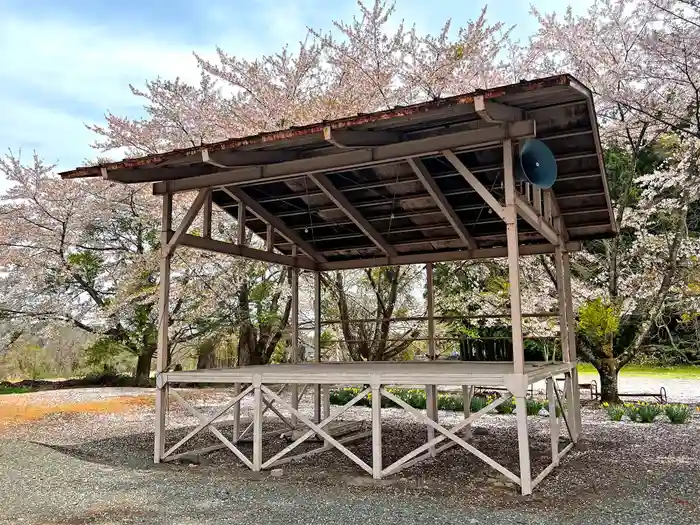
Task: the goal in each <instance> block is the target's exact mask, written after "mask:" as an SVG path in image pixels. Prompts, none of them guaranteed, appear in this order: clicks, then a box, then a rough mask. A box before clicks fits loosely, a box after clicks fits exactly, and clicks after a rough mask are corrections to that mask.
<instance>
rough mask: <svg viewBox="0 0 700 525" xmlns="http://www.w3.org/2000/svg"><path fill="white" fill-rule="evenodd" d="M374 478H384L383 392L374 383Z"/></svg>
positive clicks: (377, 384)
mask: <svg viewBox="0 0 700 525" xmlns="http://www.w3.org/2000/svg"><path fill="white" fill-rule="evenodd" d="M372 477H373V478H374V479H381V478H382V392H381V385H380V384H379V383H377V382H375V381H373V382H372Z"/></svg>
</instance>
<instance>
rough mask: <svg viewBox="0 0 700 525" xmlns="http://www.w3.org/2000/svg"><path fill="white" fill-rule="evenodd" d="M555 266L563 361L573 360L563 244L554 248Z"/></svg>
mask: <svg viewBox="0 0 700 525" xmlns="http://www.w3.org/2000/svg"><path fill="white" fill-rule="evenodd" d="M554 268H555V272H556V276H557V299H558V301H559V342H560V344H561V357H562V361H563V362H565V363H568V362H570V361H571V355H570V352H569V322H568V319H567V312H566V303H567V299H566V286H565V282H564V255H563V251H562V248H561V246H557V247H556V248H555V249H554Z"/></svg>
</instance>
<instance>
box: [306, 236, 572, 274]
mask: <svg viewBox="0 0 700 525" xmlns="http://www.w3.org/2000/svg"><path fill="white" fill-rule="evenodd" d="M566 250H567V251H568V252H577V251H580V250H581V243H580V242H568V243H566ZM545 253H554V245H552V244H547V243H543V244H524V245H522V246H520V255H540V254H545ZM507 256H508V250H507V249H506V248H505V247H499V248H479V249H478V250H456V251H449V252H427V253H413V254H409V255H399V256H397V257H372V258H367V259H349V260H347V261H331V262H327V263H321V264H318V265H317V268H318V269H319V270H323V271H325V270H356V269H361V268H375V267H379V266H393V265H399V266H400V265H404V264H425V263H429V262H451V261H469V260H477V259H498V258H502V257H507Z"/></svg>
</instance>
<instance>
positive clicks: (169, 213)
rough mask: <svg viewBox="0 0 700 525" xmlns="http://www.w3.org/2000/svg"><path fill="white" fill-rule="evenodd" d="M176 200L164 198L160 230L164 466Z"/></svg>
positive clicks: (160, 447)
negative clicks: (165, 374) (171, 245)
mask: <svg viewBox="0 0 700 525" xmlns="http://www.w3.org/2000/svg"><path fill="white" fill-rule="evenodd" d="M172 222H173V196H172V194H165V195H163V217H162V221H161V227H160V253H161V255H160V282H159V284H158V289H159V295H158V355H157V360H156V432H155V443H154V447H153V461H154V462H155V463H160V460H161V458H162V457H163V454H164V453H165V405H166V403H167V397H168V384H167V383H165V384H164V383H163V382H162V380H161V374H162V373H163V372H164V371H165V370H166V369H167V367H168V344H169V340H168V327H169V326H170V315H169V313H170V312H169V306H170V262H171V260H172V255H171V254H170V253H172V252H170V253H169V251H168V250H167V245H168V242H169V241H170V237H171V236H172V233H173V231H172Z"/></svg>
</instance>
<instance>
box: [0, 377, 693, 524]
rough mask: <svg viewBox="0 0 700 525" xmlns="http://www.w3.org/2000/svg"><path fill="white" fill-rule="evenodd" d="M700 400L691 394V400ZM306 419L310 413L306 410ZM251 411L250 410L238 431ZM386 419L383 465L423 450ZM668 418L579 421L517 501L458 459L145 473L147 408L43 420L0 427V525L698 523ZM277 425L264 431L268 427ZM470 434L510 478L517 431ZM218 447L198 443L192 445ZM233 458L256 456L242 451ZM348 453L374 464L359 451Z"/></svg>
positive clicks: (225, 462) (465, 457)
mask: <svg viewBox="0 0 700 525" xmlns="http://www.w3.org/2000/svg"><path fill="white" fill-rule="evenodd" d="M667 388H668V387H667ZM145 392H148V391H144V390H141V389H123V388H114V389H112V388H102V389H79V390H72V391H56V392H38V393H35V394H22V395H21V396H2V398H0V403H11V402H14V401H15V400H16V399H17V398H19V397H22V399H23V400H24V402H30V403H35V402H36V403H41V404H56V405H59V404H65V403H70V402H86V401H99V400H100V399H105V398H107V397H115V396H125V395H143V394H144V393H145ZM181 392H183V393H184V395H185V396H186V397H187V398H188V399H190V400H191V401H192V402H193V403H194V404H196V406H198V407H199V408H200V409H201V410H203V411H207V412H213V411H214V410H215V409H216V407H217V406H221V405H222V404H223V403H224V402H225V401H226V400H227V399H230V397H229V396H228V395H227V393H225V392H220V391H215V390H196V391H191V390H190V391H181ZM695 392H696V395H700V389H696V390H695ZM151 395H152V391H151ZM27 396H30V397H27ZM669 398H670V400H673V399H672V396H671V395H670V391H669ZM28 399H29V401H27V400H28ZM302 408H303V410H304V411H305V412H307V413H310V407H309V406H308V405H303V407H302ZM249 410H250V404H249V402H247V403H245V404H244V406H243V409H242V417H243V418H244V421H246V420H247V418H248V417H249ZM344 418H345V419H348V420H353V419H354V420H365V421H366V420H367V419H368V418H369V409H367V408H364V407H357V408H353V409H351V410H350V411H348V412H347V413H346V414H345V417H344ZM440 418H441V422H442V423H444V424H449V423H453V422H456V421H458V420H459V417H458V415H456V414H454V413H449V412H444V413H443V412H441V413H440ZM383 419H384V420H385V425H384V435H383V443H384V454H385V462H386V464H388V463H389V462H392V461H394V460H395V459H397V458H398V457H400V456H402V455H404V454H405V453H407V452H409V451H410V450H411V449H412V448H414V447H416V446H418V445H419V444H420V443H422V442H424V439H425V429H424V427H423V426H419V425H417V424H415V423H413V422H412V419H411V418H410V416H406V415H404V413H403V411H401V410H398V409H385V410H384V411H383ZM663 419H664V418H660V421H658V422H656V423H654V424H653V425H642V424H635V423H628V422H621V423H613V422H610V421H607V420H606V418H605V414H604V413H603V412H601V411H594V410H589V409H584V411H583V420H584V421H583V438H582V441H581V443H580V444H579V445H578V447H577V448H576V449H575V450H574V451H573V452H572V453H571V454H570V455H569V456H567V458H566V459H565V461H564V464H563V465H562V467H561V468H559V469H557V470H555V472H554V473H553V474H552V475H550V476H549V477H548V478H547V479H546V480H545V481H544V482H543V483H542V484H541V485H540V486H539V487H538V488H537V490H536V492H535V494H534V495H533V496H532V497H526V498H523V497H521V496H519V495H518V493H517V490H516V489H515V488H514V487H512V486H510V484H509V483H508V482H507V480H506V479H505V478H503V477H502V476H500V475H499V474H497V473H495V472H494V471H492V470H491V469H490V468H488V467H486V466H485V465H484V464H482V463H481V462H480V461H479V460H478V459H476V458H474V457H473V456H471V455H469V454H467V453H466V452H464V451H461V450H457V449H456V448H453V449H450V450H449V451H446V452H444V453H443V454H441V455H439V456H438V457H437V458H435V459H431V460H427V461H425V462H423V463H420V464H419V465H416V466H414V467H412V468H410V469H406V470H405V471H402V472H401V473H399V474H398V475H395V476H391V477H389V478H387V479H386V480H382V481H380V482H374V481H372V480H371V479H370V478H369V477H368V476H366V475H364V473H363V472H362V471H361V470H360V469H359V468H358V467H356V466H355V465H354V464H353V463H352V462H350V461H349V460H347V459H346V458H345V457H344V456H342V455H341V454H340V453H339V452H336V451H331V452H328V453H323V454H320V455H318V456H315V457H313V458H307V459H305V460H301V461H299V462H295V463H294V464H292V465H285V467H284V471H283V475H282V477H280V478H272V477H271V476H270V474H268V473H263V474H255V473H252V472H250V471H248V470H247V469H245V468H244V467H242V466H241V465H240V464H239V463H238V462H237V460H236V459H235V458H234V457H233V455H232V454H230V453H226V452H215V453H212V454H210V455H208V456H206V457H204V458H202V460H201V463H200V464H198V465H192V464H188V463H179V464H165V465H153V464H152V443H153V434H152V429H153V425H154V413H153V408H152V407H150V406H136V407H134V408H133V409H132V410H129V411H126V412H122V413H117V414H110V413H96V414H75V413H73V414H52V415H50V416H47V417H45V418H43V419H41V420H39V421H34V422H31V423H26V424H15V425H11V426H8V427H6V428H4V429H0V491H1V493H2V500H1V501H2V505H0V523H8V524H9V523H13V524H16V523H32V524H34V523H36V524H70V525H79V524H116V523H120V524H121V523H139V524H145V523H149V524H156V523H157V524H160V523H163V524H175V523H177V524H190V523H192V524H194V523H197V524H209V523H212V524H213V523H237V524H240V523H251V524H256V525H258V524H259V525H266V524H277V523H280V524H281V523H285V524H286V523H306V524H330V523H342V524H345V525H352V524H355V523H357V524H360V523H361V524H363V525H367V524H374V523H382V524H394V523H396V524H399V523H401V524H413V523H415V524H418V523H420V524H424V523H426V522H438V521H441V522H443V523H460V524H473V523H482V524H486V523H489V524H494V525H499V524H503V525H511V524H540V523H542V524H544V523H548V524H588V525H596V524H601V525H602V524H605V525H608V524H635V525H637V524H647V523H648V524H655V525H662V524H666V523H668V524H673V525H685V524H700V489H699V488H698V480H700V462H699V461H698V458H700V415H698V414H696V415H695V416H694V418H693V420H692V421H691V422H690V423H689V424H687V425H680V426H676V425H670V424H668V423H666V422H664V421H663ZM274 421H275V420H274V419H272V418H269V419H266V421H265V423H266V425H270V426H271V427H272V425H274ZM530 422H531V423H530V436H531V455H532V458H533V464H534V465H533V473H535V474H536V473H538V472H539V471H540V470H541V469H542V468H543V467H544V466H546V464H547V463H548V460H549V458H548V455H549V448H548V447H549V435H548V425H547V419H546V418H531V419H530ZM169 424H170V428H171V431H170V432H169V435H168V442H169V443H175V442H176V441H177V440H178V439H179V438H180V437H181V436H183V435H184V434H185V433H186V432H187V431H188V429H189V428H191V426H192V425H194V424H195V420H194V419H193V418H192V417H190V416H189V415H188V414H186V413H185V412H184V411H182V410H181V409H179V408H178V407H176V406H175V405H174V403H173V404H171V406H170V410H169ZM272 428H274V427H272ZM478 428H479V431H478V432H476V431H475V437H474V445H475V446H476V447H477V448H479V449H481V450H484V451H486V452H488V453H489V454H490V455H492V456H493V457H495V459H497V460H498V461H499V462H501V463H502V464H504V465H505V466H507V467H509V468H511V469H515V468H516V466H517V455H518V453H517V446H515V444H516V443H517V442H516V439H515V438H516V430H515V419H514V418H513V417H512V416H510V417H509V416H489V417H487V418H484V419H483V420H481V421H480V423H479V427H478ZM222 431H223V432H224V433H226V431H227V429H226V428H224V429H223V430H222ZM215 442H216V441H215V438H213V437H212V436H211V435H210V434H204V435H202V436H201V437H200V436H198V437H197V438H195V439H194V440H193V443H192V446H196V447H199V446H206V445H208V444H212V443H215ZM283 446H284V443H283V442H282V441H281V440H273V441H271V442H268V443H266V445H265V457H270V455H271V454H273V453H274V452H275V451H276V450H278V449H280V448H282V447H283ZM241 448H242V450H243V451H244V453H246V454H248V455H250V454H251V450H252V447H251V446H250V444H243V445H241ZM349 448H350V449H351V450H352V451H353V452H355V453H356V454H357V455H358V456H360V457H361V458H363V459H365V460H366V461H368V462H369V461H370V459H371V449H370V445H369V443H368V441H362V442H358V443H355V444H353V445H351V446H349ZM297 450H298V451H300V452H301V451H303V450H307V448H304V445H302V446H301V447H299V448H298V449H297Z"/></svg>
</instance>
